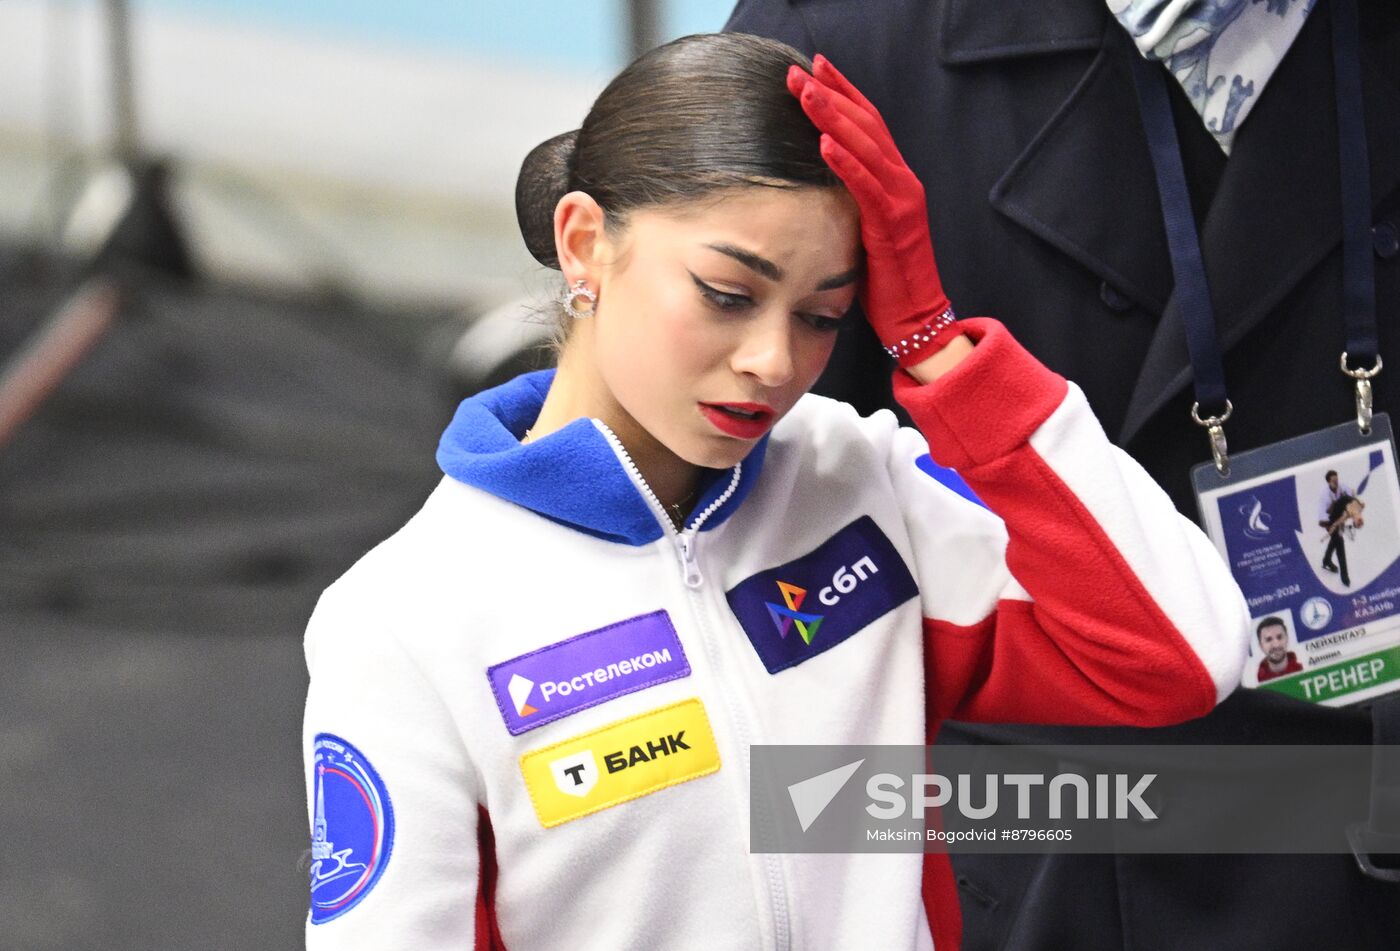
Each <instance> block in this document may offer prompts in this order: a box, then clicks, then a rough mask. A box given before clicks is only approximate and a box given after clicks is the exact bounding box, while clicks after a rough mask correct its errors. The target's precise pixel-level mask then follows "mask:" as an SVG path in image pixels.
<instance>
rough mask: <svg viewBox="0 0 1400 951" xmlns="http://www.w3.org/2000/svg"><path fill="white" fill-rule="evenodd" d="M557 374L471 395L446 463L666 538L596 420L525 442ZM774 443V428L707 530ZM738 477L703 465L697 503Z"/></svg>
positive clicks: (606, 530) (594, 525)
mask: <svg viewBox="0 0 1400 951" xmlns="http://www.w3.org/2000/svg"><path fill="white" fill-rule="evenodd" d="M553 380H554V371H553V370H540V371H538V372H536V373H526V374H524V375H522V376H518V377H516V378H515V379H513V380H511V381H510V382H509V383H505V384H502V385H501V386H498V387H495V388H494V389H490V390H485V391H483V392H481V393H478V394H477V395H475V396H473V397H470V398H468V399H465V400H463V401H462V404H461V405H460V406H458V407H457V413H456V415H454V416H453V417H452V422H451V423H449V424H448V427H447V429H446V431H445V432H443V434H442V440H441V441H440V442H439V443H438V450H437V462H438V466H439V467H440V468H441V469H442V471H443V472H445V473H446V474H447V475H449V476H451V477H452V478H454V479H456V480H457V481H458V482H464V483H466V484H467V485H471V486H475V487H476V488H478V489H481V490H483V491H486V492H490V493H491V494H492V495H494V496H497V497H498V498H502V499H505V500H506V501H507V502H513V503H515V504H516V505H519V506H522V507H523V508H527V509H529V510H530V511H532V512H535V513H537V514H539V515H543V516H544V517H545V518H547V519H550V520H552V521H555V522H558V523H560V524H561V525H567V526H569V527H570V528H574V529H577V530H578V531H581V532H587V533H588V534H589V535H593V536H595V537H597V538H604V539H607V540H608V541H613V542H620V543H622V544H625V545H646V544H649V543H651V542H654V541H656V540H657V539H658V538H661V537H662V536H663V535H664V534H665V530H664V529H663V528H662V526H661V523H660V521H659V520H658V519H657V516H656V514H655V513H654V512H653V511H652V509H651V506H650V505H648V504H647V500H646V498H645V497H644V496H643V495H642V493H641V492H640V491H639V490H638V489H637V487H636V486H635V485H634V484H633V483H632V479H631V477H630V476H628V474H627V470H626V469H625V468H624V467H623V464H622V461H621V460H620V459H618V457H617V454H616V453H615V452H613V449H612V446H611V445H610V444H609V443H608V439H607V437H606V436H605V435H604V434H603V432H602V431H601V430H600V429H599V428H598V426H597V425H596V424H595V423H594V421H593V420H591V419H576V420H574V421H573V422H571V423H569V424H568V425H567V426H565V427H564V428H563V429H560V430H558V431H556V432H553V433H550V434H549V435H548V436H545V437H543V438H542V439H539V440H538V441H531V442H529V443H525V444H524V445H522V444H521V442H520V439H521V437H523V436H524V435H525V430H526V428H527V427H529V426H530V425H531V424H532V423H534V421H535V419H536V418H537V417H538V416H539V412H540V407H541V406H543V405H544V398H545V395H546V394H547V393H548V392H549V385H550V383H551V382H553ZM767 448H768V437H767V436H766V435H765V436H764V437H763V438H762V439H761V440H759V442H758V444H757V445H756V446H754V448H753V450H752V451H751V452H750V453H749V455H748V457H747V458H745V459H744V463H743V468H742V471H741V473H740V478H739V485H738V488H736V489H735V491H734V494H733V495H731V496H730V497H729V498H728V499H727V500H726V501H725V503H724V505H722V506H721V507H720V508H719V509H718V510H716V511H715V512H714V513H712V514H711V515H710V517H709V518H708V519H706V521H705V523H704V525H702V526H701V531H709V530H710V529H712V528H714V527H715V526H716V525H720V524H722V523H723V522H724V521H725V519H727V518H729V516H730V515H732V514H733V513H734V512H735V511H736V510H737V509H738V508H739V505H740V504H741V503H742V502H743V501H744V497H745V496H747V495H748V493H749V490H750V489H751V488H752V487H753V484H754V482H755V481H756V480H757V479H758V475H759V472H760V471H761V470H762V468H763V454H764V452H765V450H766V449H767ZM732 477H733V476H732V470H728V469H705V470H702V476H701V482H700V493H699V501H698V502H697V503H696V506H695V509H694V511H697V512H701V511H704V510H705V509H707V508H709V506H710V505H711V504H712V503H713V502H714V501H715V500H716V499H718V498H719V497H720V496H721V495H723V494H724V491H725V490H726V489H727V488H729V483H730V481H731V479H732Z"/></svg>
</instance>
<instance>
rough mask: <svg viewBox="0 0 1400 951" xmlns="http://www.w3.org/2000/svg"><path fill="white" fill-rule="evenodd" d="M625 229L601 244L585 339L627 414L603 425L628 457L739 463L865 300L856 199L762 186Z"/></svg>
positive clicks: (619, 409)
mask: <svg viewBox="0 0 1400 951" xmlns="http://www.w3.org/2000/svg"><path fill="white" fill-rule="evenodd" d="M620 230H621V233H620V234H616V235H613V234H609V235H608V236H607V237H606V238H604V239H603V241H602V246H601V247H600V248H599V258H600V259H601V260H603V261H605V262H606V263H605V265H604V266H603V267H601V268H600V270H599V272H598V279H599V282H598V285H597V290H598V307H597V311H596V314H595V315H594V317H593V318H592V319H591V320H588V321H586V322H585V325H580V326H579V327H577V328H576V332H575V334H574V337H575V338H577V337H580V336H582V337H585V338H587V342H586V344H585V345H586V346H587V347H588V349H589V350H591V360H590V361H589V362H590V363H591V364H592V366H593V367H594V370H595V372H596V374H597V381H598V383H599V384H600V385H601V386H602V387H603V388H605V390H606V393H607V394H608V396H610V400H609V401H608V402H611V403H613V404H614V406H613V412H612V413H605V414H603V417H602V418H603V421H604V422H606V423H608V424H609V425H610V426H611V427H612V428H613V429H614V431H615V432H617V433H618V436H619V437H620V438H622V439H623V441H624V443H626V444H627V445H628V446H629V448H630V447H632V446H634V445H638V446H639V448H643V449H646V448H651V449H663V448H664V449H665V450H669V452H670V453H673V454H674V455H676V456H678V457H680V458H681V459H682V460H684V461H686V462H688V463H691V464H693V465H698V466H706V467H709V468H727V467H729V466H733V465H734V464H735V463H736V462H738V461H740V460H741V459H743V458H744V456H745V455H747V454H748V452H749V450H750V449H752V448H753V446H754V444H755V443H756V442H757V441H758V440H759V439H760V438H761V437H762V436H763V434H764V433H766V432H768V430H769V429H771V428H772V426H773V424H774V423H776V422H777V421H778V420H779V419H781V418H782V417H783V415H784V414H786V413H787V411H788V410H790V409H791V408H792V406H793V404H794V403H796V402H797V400H798V398H799V397H800V396H802V394H804V393H806V392H807V390H809V389H810V388H811V387H812V384H814V383H815V382H816V380H817V377H818V376H819V375H820V374H821V372H822V370H823V368H825V366H826V362H827V359H828V358H829V357H830V356H831V349H832V346H833V344H834V343H835V341H836V328H837V326H838V324H839V322H840V320H841V318H842V316H843V315H844V314H845V313H846V311H847V310H848V309H849V308H850V306H851V303H852V301H853V300H854V299H855V292H856V278H857V274H858V267H859V263H860V229H859V217H858V213H857V211H856V205H855V202H854V201H853V200H852V199H851V198H850V196H849V195H848V194H847V192H846V191H845V190H844V189H839V188H798V189H781V188H766V187H761V186H754V187H748V188H738V189H734V190H732V191H729V192H726V193H722V197H720V198H719V199H718V200H712V201H706V202H704V203H700V204H691V205H686V206H681V207H679V208H677V207H674V206H670V207H667V206H663V207H659V208H654V209H647V210H642V211H637V212H634V213H633V214H632V215H631V216H629V218H628V221H627V226H626V227H625V228H624V229H620ZM579 331H582V332H583V333H581V334H580V333H579ZM581 343H584V341H582V340H578V339H573V338H571V340H570V348H572V347H573V346H574V345H575V344H581ZM566 357H567V354H566ZM610 416H611V417H612V418H609V417H610ZM629 437H630V438H629ZM648 438H649V439H650V440H654V441H655V443H658V444H659V446H647V441H648Z"/></svg>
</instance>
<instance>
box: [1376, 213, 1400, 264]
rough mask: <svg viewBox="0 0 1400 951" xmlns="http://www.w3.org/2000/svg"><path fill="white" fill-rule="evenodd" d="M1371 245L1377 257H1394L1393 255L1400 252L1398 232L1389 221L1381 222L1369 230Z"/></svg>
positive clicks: (1399, 233) (1399, 235)
mask: <svg viewBox="0 0 1400 951" xmlns="http://www.w3.org/2000/svg"><path fill="white" fill-rule="evenodd" d="M1371 245H1372V246H1373V247H1374V248H1375V249H1376V256H1377V257H1381V258H1387V259H1389V258H1393V257H1395V253H1396V252H1397V251H1400V230H1397V229H1396V227H1395V225H1393V224H1391V223H1390V222H1389V221H1382V222H1381V223H1380V224H1378V225H1376V226H1375V227H1374V228H1372V229H1371Z"/></svg>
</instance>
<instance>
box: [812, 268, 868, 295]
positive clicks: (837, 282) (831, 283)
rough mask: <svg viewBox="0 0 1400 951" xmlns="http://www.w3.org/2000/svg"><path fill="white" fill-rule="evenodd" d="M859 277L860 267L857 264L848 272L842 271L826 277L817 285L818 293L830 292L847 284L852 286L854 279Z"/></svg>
mask: <svg viewBox="0 0 1400 951" xmlns="http://www.w3.org/2000/svg"><path fill="white" fill-rule="evenodd" d="M858 277H860V265H859V264H857V265H856V266H855V267H853V268H851V269H850V270H849V271H842V272H841V273H840V274H837V275H834V276H832V277H828V278H827V279H826V280H824V281H822V282H821V283H820V284H818V285H817V290H819V291H830V290H834V289H836V288H838V287H845V286H846V285H847V284H854V283H855V280H856V278H858Z"/></svg>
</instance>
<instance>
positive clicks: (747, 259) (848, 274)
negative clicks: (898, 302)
mask: <svg viewBox="0 0 1400 951" xmlns="http://www.w3.org/2000/svg"><path fill="white" fill-rule="evenodd" d="M705 247H707V248H709V249H710V250H711V251H718V252H719V253H720V254H724V255H728V256H729V257H731V258H733V259H734V260H736V261H738V262H739V263H740V264H742V265H744V266H745V267H746V268H748V269H749V270H751V271H754V272H755V273H758V274H761V275H763V276H764V277H766V278H768V279H769V280H770V281H781V280H782V279H783V277H784V273H783V269H782V268H780V267H778V265H776V264H774V263H773V262H772V261H770V260H768V259H767V258H765V257H760V256H759V255H757V254H754V253H753V252H752V251H745V250H744V249H743V248H736V247H735V246H734V245H732V244H707V245H705ZM858 277H860V265H858V264H857V265H856V266H855V267H853V268H851V269H850V270H849V271H843V272H841V273H840V274H835V275H832V276H831V277H828V278H827V279H825V280H824V281H822V282H821V283H820V284H818V285H817V290H819V291H830V290H834V289H836V288H838V287H845V286H846V285H847V284H852V283H854V282H855V280H856V278H858Z"/></svg>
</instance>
